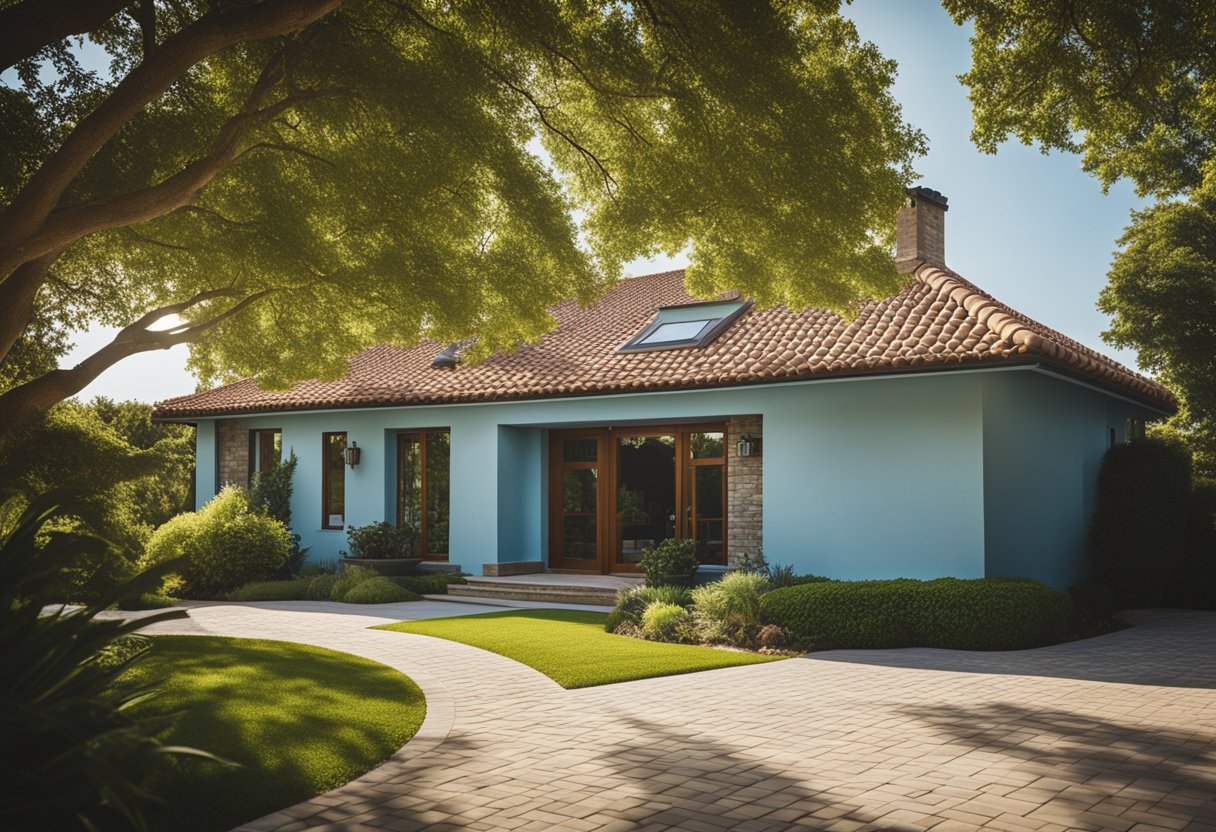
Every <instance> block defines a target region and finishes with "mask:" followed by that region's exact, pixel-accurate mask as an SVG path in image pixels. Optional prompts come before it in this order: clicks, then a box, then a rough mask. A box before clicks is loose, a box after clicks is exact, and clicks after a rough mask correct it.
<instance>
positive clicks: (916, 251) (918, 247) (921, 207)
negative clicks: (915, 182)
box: [895, 186, 949, 274]
mask: <svg viewBox="0 0 1216 832" xmlns="http://www.w3.org/2000/svg"><path fill="white" fill-rule="evenodd" d="M947 201H948V200H947V199H946V197H944V196H942V195H941V193H940V192H939V191H935V190H933V189H932V188H924V187H919V186H918V187H915V188H908V198H907V199H906V200H905V201H904V204H903V207H902V208H900V209H899V213H898V214H896V215H895V266H896V268H898V269H899V271H900V272H903V273H904V274H907V273H909V272H911V271H913V270H915V269H916V267H917V266H919V265H920V264H921V263H929V264H932V265H934V266H942V267H945V265H946V211H947V210H949V209H948V207H947V206H946V202H947Z"/></svg>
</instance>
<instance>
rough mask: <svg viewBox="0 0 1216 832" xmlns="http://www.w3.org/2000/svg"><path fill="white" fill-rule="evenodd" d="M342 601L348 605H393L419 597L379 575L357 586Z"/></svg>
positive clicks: (415, 599)
mask: <svg viewBox="0 0 1216 832" xmlns="http://www.w3.org/2000/svg"><path fill="white" fill-rule="evenodd" d="M342 600H343V601H344V602H345V603H347V604H392V603H395V602H397V601H417V600H419V597H418V596H417V595H415V594H414V593H412V592H410V591H409V590H408V589H404V588H403V587H400V586H397V584H395V583H393V582H392V581H391V580H390V579H388V578H386V577H384V576H383V575H377V576H376V577H374V578H369V579H367V580H366V581H361V582H359V583H357V584H355V586H353V587H352V588H351V589H349V590H348V591H347V592H346V594H345V595H343V596H342Z"/></svg>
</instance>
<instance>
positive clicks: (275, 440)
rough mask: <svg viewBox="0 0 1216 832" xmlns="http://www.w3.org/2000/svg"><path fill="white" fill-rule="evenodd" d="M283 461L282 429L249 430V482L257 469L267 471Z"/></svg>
mask: <svg viewBox="0 0 1216 832" xmlns="http://www.w3.org/2000/svg"><path fill="white" fill-rule="evenodd" d="M282 461H283V431H282V429H281V428H266V429H263V430H251V431H249V484H250V485H252V484H253V475H254V474H256V473H257V472H258V471H268V470H270V469H271V468H273V467H274V466H276V465H278V464H279V463H280V462H282Z"/></svg>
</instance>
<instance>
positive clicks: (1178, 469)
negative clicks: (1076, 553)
mask: <svg viewBox="0 0 1216 832" xmlns="http://www.w3.org/2000/svg"><path fill="white" fill-rule="evenodd" d="M1190 501H1191V458H1190V454H1189V453H1188V452H1187V450H1186V449H1185V448H1184V447H1182V446H1180V445H1178V444H1175V443H1169V442H1162V441H1158V440H1152V439H1145V440H1140V441H1135V442H1125V443H1123V444H1120V445H1115V446H1114V447H1112V448H1111V449H1110V450H1108V451H1107V452H1106V456H1105V457H1103V459H1102V469H1101V471H1100V472H1099V474H1098V504H1097V509H1096V510H1095V512H1094V517H1093V521H1092V524H1091V528H1090V557H1091V560H1092V564H1093V573H1094V578H1095V580H1097V581H1098V582H1099V583H1100V584H1103V585H1105V586H1108V587H1110V588H1111V589H1112V590H1113V591H1114V593H1115V596H1116V598H1117V601H1118V604H1119V605H1120V606H1121V607H1128V606H1134V607H1138V606H1152V605H1158V604H1163V603H1165V601H1166V598H1167V595H1168V594H1169V593H1168V590H1169V587H1170V585H1171V584H1172V582H1173V580H1174V576H1175V573H1176V571H1177V570H1178V569H1179V567H1180V566H1181V565H1182V563H1183V561H1184V559H1185V557H1186V552H1187V547H1188V544H1189V536H1188V513H1189V508H1190Z"/></svg>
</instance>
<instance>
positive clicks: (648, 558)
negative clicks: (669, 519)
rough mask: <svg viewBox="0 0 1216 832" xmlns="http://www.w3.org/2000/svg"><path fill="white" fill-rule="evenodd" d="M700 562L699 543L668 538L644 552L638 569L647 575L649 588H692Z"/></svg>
mask: <svg viewBox="0 0 1216 832" xmlns="http://www.w3.org/2000/svg"><path fill="white" fill-rule="evenodd" d="M699 565H700V562H699V561H698V560H697V541H695V540H675V539H673V538H668V539H667V540H664V541H663V542H662V543H660V544H659V545H657V546H647V547H646V548H645V549H643V550H642V558H641V560H639V561H638V568H640V569H641V570H642V572H643V573H644V574H645V575H646V585H647V586H661V585H668V586H692V576H693V575H694V574H696V571H697V567H698V566H699Z"/></svg>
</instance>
